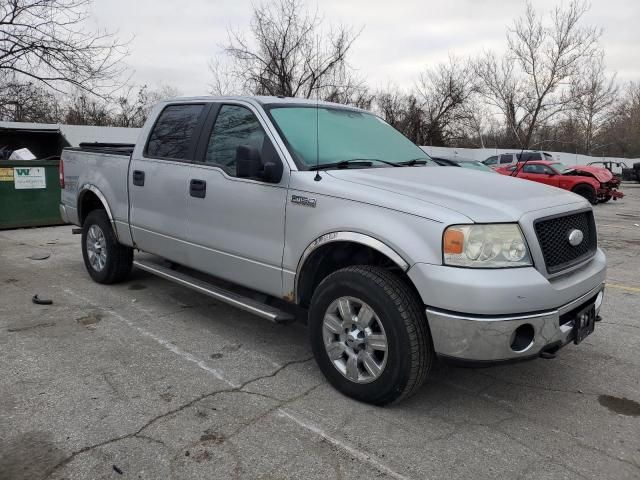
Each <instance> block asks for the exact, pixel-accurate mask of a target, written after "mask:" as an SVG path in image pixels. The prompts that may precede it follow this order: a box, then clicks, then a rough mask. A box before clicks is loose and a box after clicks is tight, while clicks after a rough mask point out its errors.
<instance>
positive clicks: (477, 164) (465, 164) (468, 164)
mask: <svg viewBox="0 0 640 480" xmlns="http://www.w3.org/2000/svg"><path fill="white" fill-rule="evenodd" d="M458 165H460V166H461V167H463V168H472V169H473V170H482V171H483V172H492V173H497V172H496V171H495V170H494V169H493V168H491V167H487V166H486V165H485V164H484V163H481V162H460V161H459V162H458Z"/></svg>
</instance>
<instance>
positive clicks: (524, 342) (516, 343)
mask: <svg viewBox="0 0 640 480" xmlns="http://www.w3.org/2000/svg"><path fill="white" fill-rule="evenodd" d="M535 333H536V332H535V330H534V329H533V326H532V325H531V324H529V323H525V324H523V325H520V326H519V327H518V328H516V329H515V331H514V332H513V336H512V339H511V350H513V351H514V352H518V353H520V352H524V351H526V350H528V349H529V348H530V347H531V345H533V337H534V336H535Z"/></svg>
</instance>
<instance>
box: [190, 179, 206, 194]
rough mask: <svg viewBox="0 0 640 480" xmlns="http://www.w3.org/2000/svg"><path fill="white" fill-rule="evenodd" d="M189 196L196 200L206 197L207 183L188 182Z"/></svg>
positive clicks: (194, 180)
mask: <svg viewBox="0 0 640 480" xmlns="http://www.w3.org/2000/svg"><path fill="white" fill-rule="evenodd" d="M189 195H191V196H192V197H196V198H204V197H205V196H206V195H207V182H205V181H204V180H198V179H191V182H189Z"/></svg>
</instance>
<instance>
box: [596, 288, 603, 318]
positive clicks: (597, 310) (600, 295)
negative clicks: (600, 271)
mask: <svg viewBox="0 0 640 480" xmlns="http://www.w3.org/2000/svg"><path fill="white" fill-rule="evenodd" d="M603 298H604V292H603V291H600V293H598V296H597V297H596V301H595V307H596V315H597V314H598V313H599V312H600V307H601V306H602V299H603Z"/></svg>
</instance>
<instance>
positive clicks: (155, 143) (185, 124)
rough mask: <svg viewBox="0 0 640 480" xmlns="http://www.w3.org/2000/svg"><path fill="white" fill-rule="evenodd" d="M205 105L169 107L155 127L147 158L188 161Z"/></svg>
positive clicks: (150, 136)
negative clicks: (193, 138)
mask: <svg viewBox="0 0 640 480" xmlns="http://www.w3.org/2000/svg"><path fill="white" fill-rule="evenodd" d="M203 109H204V105H169V106H168V107H167V108H165V109H164V110H163V111H162V113H161V114H160V116H159V117H158V121H157V122H156V124H155V125H154V126H153V130H152V131H151V134H150V135H149V143H148V144H147V152H146V154H147V156H149V157H155V158H175V159H178V160H182V159H187V158H188V154H189V147H190V146H191V140H192V137H193V132H194V131H195V128H196V125H197V123H198V119H199V118H200V114H201V113H202V110H203Z"/></svg>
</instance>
